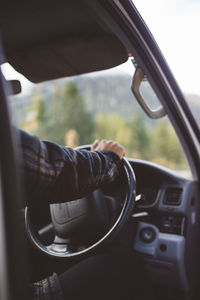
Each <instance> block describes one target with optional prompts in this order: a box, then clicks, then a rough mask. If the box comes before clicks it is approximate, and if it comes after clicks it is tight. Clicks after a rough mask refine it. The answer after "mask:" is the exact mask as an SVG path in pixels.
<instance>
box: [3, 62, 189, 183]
mask: <svg viewBox="0 0 200 300" xmlns="http://www.w3.org/2000/svg"><path fill="white" fill-rule="evenodd" d="M9 69H10V67H8V66H6V67H4V70H5V71H7V72H5V73H7V74H9ZM134 71H135V69H134V66H133V64H132V62H131V60H129V61H128V62H127V63H125V64H123V65H121V66H119V67H116V68H113V69H110V70H106V71H100V72H95V73H91V74H85V75H81V76H75V77H71V78H63V79H59V80H53V81H49V82H43V83H41V84H37V85H33V84H31V83H30V82H27V81H25V80H24V79H23V78H21V82H22V84H23V86H24V89H23V92H22V93H21V94H19V95H16V96H11V97H10V100H11V107H12V111H13V116H14V122H15V124H16V126H17V127H19V128H22V129H24V130H25V131H27V132H29V133H31V134H35V135H37V136H39V137H40V138H41V139H43V140H50V141H54V142H56V143H59V144H61V145H67V146H71V147H76V146H78V145H83V144H90V143H92V142H93V141H94V140H95V139H99V140H100V139H112V140H116V141H117V142H119V143H121V144H123V145H124V146H125V148H126V156H127V157H130V158H134V159H143V160H148V161H151V162H154V163H158V164H160V165H162V166H165V167H168V168H170V169H172V170H174V171H177V172H179V174H181V175H184V176H187V177H188V176H189V174H190V173H189V168H188V164H187V162H186V159H185V156H184V153H183V151H182V148H181V146H180V144H179V141H178V138H177V136H176V133H175V131H174V129H173V127H172V125H171V123H170V121H169V119H168V118H167V117H164V118H162V119H160V120H152V119H150V118H149V117H147V115H146V114H145V113H144V112H143V110H142V109H141V107H140V106H139V104H138V103H137V101H136V99H135V98H134V96H133V94H132V92H131V83H132V78H133V73H134ZM10 72H11V71H10ZM11 73H13V71H12V72H11ZM145 93H146V97H147V98H149V99H151V98H153V97H154V94H153V93H154V92H153V90H152V89H151V88H147V89H146V91H145ZM163 137H164V138H163Z"/></svg>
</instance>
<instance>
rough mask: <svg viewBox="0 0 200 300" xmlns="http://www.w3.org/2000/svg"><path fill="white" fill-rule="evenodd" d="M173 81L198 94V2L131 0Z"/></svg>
mask: <svg viewBox="0 0 200 300" xmlns="http://www.w3.org/2000/svg"><path fill="white" fill-rule="evenodd" d="M133 2H134V4H135V6H136V7H137V9H138V10H139V12H140V14H141V15H142V17H143V19H144V20H145V22H146V24H147V25H148V27H149V29H150V31H151V32H152V34H153V36H154V38H155V39H156V41H157V43H158V45H159V47H160V49H161V51H162V53H163V54H164V56H165V58H166V60H167V62H168V64H169V66H170V68H171V70H172V72H173V74H174V76H175V78H176V79H177V81H178V83H179V85H180V86H181V88H182V90H183V91H184V92H186V93H194V94H199V95H200V76H199V72H200V35H199V30H200V0H133Z"/></svg>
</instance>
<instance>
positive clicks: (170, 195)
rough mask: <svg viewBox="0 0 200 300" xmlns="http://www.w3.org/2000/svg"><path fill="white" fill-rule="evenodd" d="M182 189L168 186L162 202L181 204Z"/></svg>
mask: <svg viewBox="0 0 200 300" xmlns="http://www.w3.org/2000/svg"><path fill="white" fill-rule="evenodd" d="M182 193H183V190H182V189H181V188H173V187H172V188H168V189H167V190H166V193H165V199H164V204H167V205H179V204H181V198H182Z"/></svg>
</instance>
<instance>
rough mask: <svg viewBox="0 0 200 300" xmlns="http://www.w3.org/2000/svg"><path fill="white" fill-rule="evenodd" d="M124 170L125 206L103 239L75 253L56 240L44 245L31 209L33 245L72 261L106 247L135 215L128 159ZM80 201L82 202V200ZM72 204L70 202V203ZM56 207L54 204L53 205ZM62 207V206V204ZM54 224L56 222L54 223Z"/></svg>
mask: <svg viewBox="0 0 200 300" xmlns="http://www.w3.org/2000/svg"><path fill="white" fill-rule="evenodd" d="M83 149H84V150H90V145H86V146H80V147H78V148H77V150H83ZM122 165H123V167H122V170H121V173H122V174H123V175H122V174H120V176H124V178H123V179H125V180H123V182H124V185H125V187H124V188H125V191H124V192H125V193H124V199H123V201H122V202H123V205H122V209H121V212H120V214H119V216H118V217H117V219H116V221H115V222H114V224H113V225H112V226H111V228H110V229H109V230H108V231H107V232H106V233H105V234H104V235H103V236H102V237H101V238H99V240H98V241H96V242H94V243H93V244H92V245H89V246H88V247H87V248H84V249H79V250H78V251H76V252H74V251H73V250H70V247H67V245H66V244H62V245H61V244H59V245H58V244H57V243H56V242H55V241H56V238H55V240H54V242H53V243H52V244H51V245H44V244H43V243H41V241H40V238H39V235H38V233H37V232H36V231H35V230H34V229H33V226H32V221H31V220H32V210H31V208H30V207H26V208H25V226H26V230H27V233H28V236H29V239H30V240H31V242H32V244H33V245H34V246H35V247H36V248H38V249H39V250H40V251H41V252H43V253H45V254H46V255H48V256H50V257H54V258H60V259H68V260H69V259H72V258H81V257H82V256H85V255H87V254H89V253H92V252H93V251H95V250H97V249H99V248H100V247H102V246H104V245H106V244H107V243H109V242H110V241H112V240H113V238H114V237H115V236H116V235H117V234H118V233H119V231H120V230H121V229H122V228H123V225H124V224H125V223H126V221H127V220H129V217H130V216H131V214H132V213H133V208H134V204H135V196H136V191H135V186H136V184H135V183H136V180H135V174H134V171H133V169H132V167H131V165H130V163H129V162H128V160H127V159H126V158H123V159H122ZM78 201H81V200H80V199H79V200H78ZM68 203H70V202H68ZM53 205H54V204H53ZM61 205H62V204H61ZM53 223H54V222H53Z"/></svg>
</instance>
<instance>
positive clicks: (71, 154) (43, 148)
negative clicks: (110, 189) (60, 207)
mask: <svg viewBox="0 0 200 300" xmlns="http://www.w3.org/2000/svg"><path fill="white" fill-rule="evenodd" d="M20 135H21V147H22V152H21V153H22V156H21V165H22V170H23V173H24V178H25V185H26V191H27V194H28V195H30V199H31V200H30V199H29V200H30V201H35V200H34V199H36V198H37V195H41V194H45V193H48V194H49V197H48V199H49V200H48V201H49V202H51V203H53V202H65V201H70V200H74V199H77V198H81V197H83V196H85V195H86V194H88V193H89V192H90V191H92V190H94V189H95V188H97V187H100V186H101V185H102V184H105V183H108V182H111V181H113V180H114V179H115V177H116V176H117V175H118V165H120V159H119V158H118V156H117V155H116V154H114V153H113V152H111V151H100V152H98V151H92V152H90V151H86V150H82V151H77V150H74V149H71V148H68V147H61V146H59V145H57V144H54V143H51V142H41V141H40V140H39V139H38V138H37V137H33V136H30V135H28V134H26V133H24V132H20ZM32 199H33V200H32Z"/></svg>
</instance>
